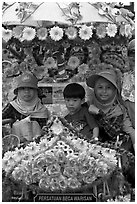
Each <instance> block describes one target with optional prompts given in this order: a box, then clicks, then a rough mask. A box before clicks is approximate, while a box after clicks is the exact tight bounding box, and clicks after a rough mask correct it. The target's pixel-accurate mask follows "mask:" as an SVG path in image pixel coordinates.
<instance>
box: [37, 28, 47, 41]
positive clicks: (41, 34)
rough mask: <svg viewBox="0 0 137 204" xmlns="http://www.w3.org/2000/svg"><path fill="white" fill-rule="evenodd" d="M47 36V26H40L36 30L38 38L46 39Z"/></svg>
mask: <svg viewBox="0 0 137 204" xmlns="http://www.w3.org/2000/svg"><path fill="white" fill-rule="evenodd" d="M47 36H48V30H47V28H40V29H38V30H37V37H38V39H39V40H46V38H47Z"/></svg>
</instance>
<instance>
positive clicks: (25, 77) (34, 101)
mask: <svg viewBox="0 0 137 204" xmlns="http://www.w3.org/2000/svg"><path fill="white" fill-rule="evenodd" d="M14 94H15V95H16V97H15V99H14V100H13V101H11V102H9V103H8V104H7V105H6V106H5V108H4V109H3V111H2V119H11V121H12V133H14V134H19V135H17V136H20V139H21V141H22V142H23V141H24V139H25V140H29V141H31V140H32V137H33V135H32V129H31V130H30V131H31V135H29V132H27V131H29V130H27V129H26V128H27V126H26V124H28V126H29V125H30V124H29V122H30V121H35V130H34V134H36V132H38V134H40V130H41V128H42V127H43V126H45V125H46V123H47V121H48V119H49V118H50V113H49V111H48V109H47V108H46V107H45V106H44V105H43V104H42V103H41V100H40V98H39V97H38V79H37V78H36V77H35V76H34V75H33V74H32V73H31V72H25V73H23V74H22V75H20V76H19V77H18V78H17V79H16V87H15V89H14ZM17 121H18V122H17ZM23 124H25V126H24V128H23ZM33 124H34V123H33ZM25 127H26V128H25ZM29 127H30V128H31V126H29ZM20 129H21V130H20ZM25 132H26V133H25ZM25 134H26V135H25ZM24 137H25V138H24Z"/></svg>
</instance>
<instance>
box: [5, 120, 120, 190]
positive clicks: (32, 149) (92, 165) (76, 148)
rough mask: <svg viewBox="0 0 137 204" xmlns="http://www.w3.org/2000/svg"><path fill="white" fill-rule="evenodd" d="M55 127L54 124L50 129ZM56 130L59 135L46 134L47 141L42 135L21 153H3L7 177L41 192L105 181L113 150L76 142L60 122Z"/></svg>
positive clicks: (113, 165)
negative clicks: (38, 140) (39, 139)
mask: <svg viewBox="0 0 137 204" xmlns="http://www.w3.org/2000/svg"><path fill="white" fill-rule="evenodd" d="M55 120H56V123H57V122H59V121H58V120H59V119H55ZM54 125H55V123H54V122H53V125H52V126H51V127H53V126H54ZM55 127H56V125H55ZM59 127H60V131H58V132H57V131H56V128H51V130H48V134H49V135H50V137H49V136H48V135H47V134H45V135H44V136H43V138H42V139H41V141H40V142H39V143H36V142H31V143H30V144H28V145H27V146H26V147H25V148H24V149H23V148H20V149H18V148H16V149H15V150H14V151H8V152H6V153H5V154H4V157H3V160H2V164H3V170H4V171H5V172H6V174H7V175H8V174H10V175H11V176H12V178H13V179H15V181H17V182H19V183H20V182H23V183H25V184H26V185H32V184H35V185H36V186H37V187H38V188H40V189H42V190H43V191H46V190H48V189H50V190H51V191H57V190H61V191H64V190H67V189H69V188H70V189H77V188H81V187H82V185H89V184H92V183H93V182H95V181H96V180H98V177H99V178H103V177H108V175H110V173H112V172H113V171H114V170H115V168H116V167H117V153H116V151H115V150H114V149H109V148H104V147H102V146H101V145H95V144H92V143H88V142H87V141H86V140H84V139H80V138H76V137H75V134H74V133H72V132H70V130H69V129H68V128H67V127H65V126H63V124H62V123H60V122H59V123H58V126H57V130H59ZM53 134H54V137H51V135H53ZM47 136H48V137H47ZM48 138H49V139H48ZM74 177H75V179H74Z"/></svg>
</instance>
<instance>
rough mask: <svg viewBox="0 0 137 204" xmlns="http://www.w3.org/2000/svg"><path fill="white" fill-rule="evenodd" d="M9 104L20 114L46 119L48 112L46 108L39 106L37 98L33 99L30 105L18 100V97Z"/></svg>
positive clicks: (39, 102)
mask: <svg viewBox="0 0 137 204" xmlns="http://www.w3.org/2000/svg"><path fill="white" fill-rule="evenodd" d="M10 104H11V105H12V106H13V107H14V108H15V109H16V110H17V111H18V112H19V113H21V114H23V115H26V116H29V115H30V116H32V117H34V118H48V116H49V112H48V110H47V108H46V107H45V106H44V105H43V104H41V101H40V99H39V98H38V97H35V98H34V99H33V100H32V101H31V103H30V102H25V101H22V100H20V99H19V98H18V97H17V98H16V99H15V100H14V101H12V102H10Z"/></svg>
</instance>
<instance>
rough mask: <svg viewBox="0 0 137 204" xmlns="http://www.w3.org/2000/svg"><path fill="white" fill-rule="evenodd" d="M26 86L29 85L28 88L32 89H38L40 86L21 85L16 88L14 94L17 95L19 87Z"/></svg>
mask: <svg viewBox="0 0 137 204" xmlns="http://www.w3.org/2000/svg"><path fill="white" fill-rule="evenodd" d="M24 87H27V88H32V89H38V87H34V86H30V85H29V86H19V87H18V88H16V89H14V94H15V95H17V93H18V89H19V88H24Z"/></svg>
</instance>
